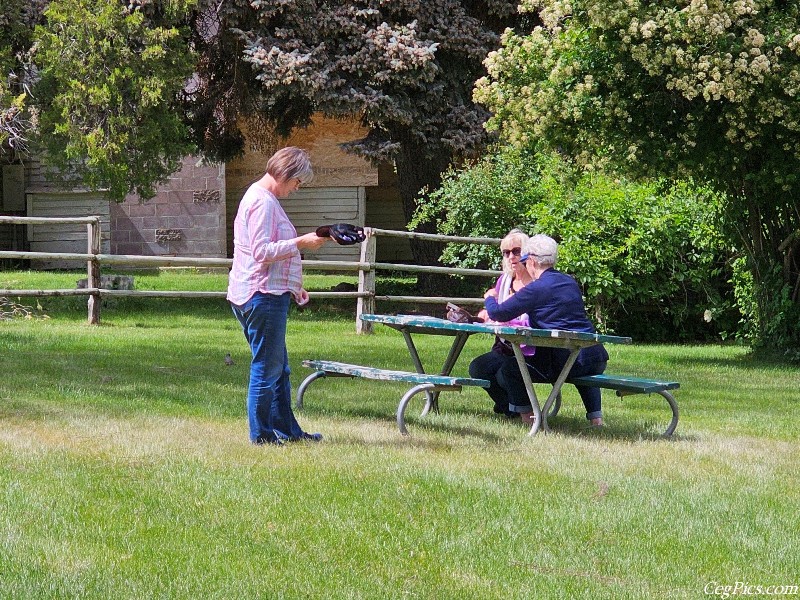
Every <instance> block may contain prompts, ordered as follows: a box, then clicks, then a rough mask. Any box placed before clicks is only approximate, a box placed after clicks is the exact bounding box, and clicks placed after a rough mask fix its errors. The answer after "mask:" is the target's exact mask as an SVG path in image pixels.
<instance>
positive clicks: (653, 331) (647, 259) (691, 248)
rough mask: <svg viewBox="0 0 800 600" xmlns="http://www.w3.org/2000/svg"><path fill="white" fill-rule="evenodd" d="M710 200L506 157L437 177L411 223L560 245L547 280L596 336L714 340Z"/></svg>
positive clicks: (718, 279)
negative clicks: (565, 287)
mask: <svg viewBox="0 0 800 600" xmlns="http://www.w3.org/2000/svg"><path fill="white" fill-rule="evenodd" d="M719 201H720V198H719V196H718V195H717V194H715V193H714V192H712V191H711V190H709V189H707V188H704V187H702V186H699V185H695V184H693V183H691V182H679V183H675V184H666V183H660V182H655V183H651V184H633V183H629V182H626V181H621V180H617V179H613V178H611V177H609V176H607V175H604V174H599V173H594V174H583V175H580V174H577V173H575V172H574V171H572V170H571V169H570V168H569V167H568V166H567V165H566V164H565V163H564V162H563V161H561V160H560V159H559V158H558V157H555V156H543V155H537V154H534V153H530V152H526V151H518V150H514V149H509V148H505V149H500V150H498V151H497V152H496V153H495V154H494V155H492V156H489V157H487V158H485V159H483V160H482V161H480V162H477V163H475V164H473V165H469V166H468V167H467V168H465V169H464V170H462V171H458V172H457V171H451V172H449V173H448V174H447V176H446V177H445V179H444V182H443V184H442V187H441V188H439V189H438V190H436V191H435V192H433V193H431V194H430V195H429V196H428V197H427V198H426V202H425V204H423V205H421V206H420V208H419V210H418V211H417V214H416V217H415V222H419V221H424V220H427V219H431V217H432V215H436V214H440V212H441V211H444V212H445V214H446V215H447V217H446V218H445V219H444V220H440V221H439V222H438V223H437V224H438V227H439V230H440V231H441V232H443V233H448V234H458V235H472V236H496V237H502V236H503V235H505V233H506V232H507V231H508V230H509V229H511V228H512V227H520V228H521V229H523V230H524V231H527V232H529V233H531V234H533V233H546V234H548V235H551V236H553V237H554V238H555V239H556V240H558V241H559V243H560V255H559V264H558V267H559V269H561V270H563V271H564V272H566V273H570V274H572V275H573V276H574V277H575V278H576V279H577V280H578V282H579V283H580V284H581V286H582V288H583V291H584V294H585V296H586V300H587V306H588V308H589V310H590V311H591V313H592V315H593V317H594V319H595V322H596V323H597V325H598V327H599V328H600V329H601V330H603V331H609V332H612V331H614V332H618V333H624V334H626V335H633V336H635V337H637V338H638V339H650V340H684V339H708V338H726V337H730V336H732V335H734V334H735V333H736V331H737V320H738V314H737V312H736V311H735V310H734V305H735V302H734V301H735V299H734V297H733V291H732V288H731V284H730V280H731V266H730V260H729V257H730V256H729V255H730V252H729V251H728V250H727V249H726V248H725V246H724V243H723V239H722V237H721V236H720V234H719V232H718V230H717V228H716V222H717V214H718V207H719ZM442 260H443V261H445V262H447V263H449V264H457V265H461V266H491V267H494V268H496V267H498V265H499V263H500V255H499V252H497V249H496V248H491V247H469V248H468V247H466V246H464V245H456V244H453V245H451V246H450V247H448V248H447V249H446V251H445V253H444V255H443V257H442Z"/></svg>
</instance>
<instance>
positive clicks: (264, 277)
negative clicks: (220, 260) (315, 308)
mask: <svg viewBox="0 0 800 600" xmlns="http://www.w3.org/2000/svg"><path fill="white" fill-rule="evenodd" d="M295 237H297V231H296V230H295V228H294V225H292V223H291V221H289V217H288V216H286V212H285V211H284V210H283V207H282V206H281V205H280V202H278V199H277V198H276V197H275V196H274V195H273V194H272V192H270V191H268V190H266V189H264V188H263V187H261V186H260V185H258V184H257V183H254V184H253V185H251V186H250V187H249V188H248V189H247V191H246V192H245V194H244V196H243V197H242V201H241V202H240V203H239V211H238V212H237V213H236V220H235V221H234V223H233V268H232V269H231V272H230V275H229V276H228V296H227V298H228V300H229V301H230V302H232V303H233V304H237V305H239V306H241V305H242V304H244V303H245V302H247V301H248V300H249V299H250V298H252V297H253V294H255V293H256V292H264V293H266V294H283V293H285V292H291V293H292V295H293V296H294V297H295V299H297V298H298V297H299V294H300V290H301V288H302V287H303V270H302V267H301V265H300V251H299V250H298V249H297V246H296V245H295V244H294V243H292V242H289V241H288V240H290V239H292V238H295Z"/></svg>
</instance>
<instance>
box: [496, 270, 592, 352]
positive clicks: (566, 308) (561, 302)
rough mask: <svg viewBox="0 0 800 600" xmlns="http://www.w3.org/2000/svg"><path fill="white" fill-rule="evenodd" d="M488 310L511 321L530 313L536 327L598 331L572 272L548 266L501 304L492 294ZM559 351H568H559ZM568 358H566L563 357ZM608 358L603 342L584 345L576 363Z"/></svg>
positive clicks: (586, 331) (532, 322) (529, 315)
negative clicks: (566, 273)
mask: <svg viewBox="0 0 800 600" xmlns="http://www.w3.org/2000/svg"><path fill="white" fill-rule="evenodd" d="M484 304H485V306H486V312H488V313H489V318H491V319H492V320H493V321H509V320H511V319H513V318H514V317H518V316H519V315H521V314H523V313H528V317H529V318H530V323H531V327H533V328H534V329H562V330H569V331H581V332H585V333H595V329H594V325H593V324H592V322H591V321H590V320H589V317H588V316H587V315H586V307H585V305H584V304H583V296H582V295H581V289H580V287H578V283H577V282H576V281H575V280H574V279H573V278H572V277H570V276H569V275H565V274H564V273H562V272H560V271H556V270H555V269H552V268H551V269H547V270H546V271H545V272H544V273H542V274H541V276H540V277H539V279H537V280H536V281H532V282H531V283H529V284H528V285H526V286H525V287H524V288H522V289H521V290H519V291H518V292H516V293H515V294H514V295H513V296H511V297H510V298H509V299H508V300H506V301H505V302H503V303H502V304H498V302H497V300H496V299H495V298H493V297H491V296H489V297H488V298H486V300H485V303H484ZM558 354H569V353H568V352H566V351H564V352H559V353H558ZM564 360H566V358H564ZM607 360H608V353H607V352H606V350H605V348H603V346H602V344H597V345H596V346H590V347H589V348H584V349H583V350H581V353H580V354H579V355H578V360H577V364H588V363H594V362H602V361H607Z"/></svg>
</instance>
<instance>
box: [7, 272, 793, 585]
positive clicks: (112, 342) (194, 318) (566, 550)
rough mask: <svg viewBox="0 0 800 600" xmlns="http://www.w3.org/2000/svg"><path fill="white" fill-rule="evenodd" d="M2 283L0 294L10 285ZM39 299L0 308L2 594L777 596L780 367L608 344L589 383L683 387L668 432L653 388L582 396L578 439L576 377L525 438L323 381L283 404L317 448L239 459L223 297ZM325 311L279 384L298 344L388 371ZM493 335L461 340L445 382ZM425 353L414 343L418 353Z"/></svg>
mask: <svg viewBox="0 0 800 600" xmlns="http://www.w3.org/2000/svg"><path fill="white" fill-rule="evenodd" d="M4 276H6V274H5V273H0V288H3V287H8V288H13V287H16V286H13V285H8V284H4V282H3V279H4ZM8 278H9V279H10V278H13V277H8ZM20 287H23V286H20ZM47 287H59V286H57V285H56V286H47ZM173 289H179V288H178V287H175V288H173ZM180 289H192V288H185V287H182V288H180ZM22 302H23V303H33V304H35V302H36V299H25V298H23V299H22ZM40 302H41V303H42V304H43V305H45V310H46V311H48V312H49V314H50V317H51V318H50V319H48V320H39V319H32V320H19V319H15V320H11V321H3V322H0V360H1V361H2V373H3V375H2V378H0V503H2V504H1V505H2V510H1V511H0V598H43V599H44V598H48V599H50V598H98V599H100V598H102V599H105V598H111V597H114V598H154V597H161V598H225V599H227V598H270V599H273V598H287V599H294V598H348V599H349V598H352V599H360V598H431V599H442V598H445V599H447V598H453V599H461V598H474V599H476V600H477V599H486V598H497V599H503V600H506V599H516V598H519V599H523V598H525V599H527V598H554V599H555V598H559V599H561V598H699V597H706V595H707V594H706V593H705V591H706V590H711V591H713V587H714V585H711V586H710V587H709V584H715V585H731V586H733V585H734V584H735V583H736V582H737V581H740V582H745V583H746V584H748V585H762V586H764V587H766V586H769V585H778V586H780V585H785V586H789V585H800V577H798V573H800V529H799V528H798V527H797V514H798V507H800V475H798V468H797V464H798V437H799V436H798V433H797V432H798V429H800V370H799V369H798V368H797V367H791V366H787V365H780V364H775V363H763V362H758V361H756V360H754V359H753V358H752V357H750V355H749V354H748V353H747V350H746V349H745V348H741V347H737V346H665V345H635V344H634V345H633V346H620V347H610V348H609V352H610V354H611V366H610V367H609V372H617V373H622V374H630V375H641V376H647V377H664V378H670V379H673V378H674V379H676V380H678V381H680V382H681V386H682V387H681V389H680V390H678V391H677V392H676V394H675V395H676V398H677V400H678V403H679V405H680V408H681V421H680V424H679V425H678V429H677V431H676V434H675V436H674V438H673V439H671V440H662V439H659V438H658V437H657V435H655V434H654V432H657V431H660V430H662V429H663V428H664V427H665V426H666V423H667V422H668V420H669V410H668V407H667V406H666V403H665V402H664V401H663V399H662V398H661V397H660V396H657V395H654V396H650V397H648V396H634V397H626V398H624V399H619V398H616V397H615V396H614V395H613V393H611V392H609V391H604V392H603V398H604V410H605V412H606V421H607V423H608V426H607V427H606V428H605V429H603V430H600V431H597V430H591V429H588V428H586V426H585V419H584V418H583V415H582V407H581V406H580V401H579V399H578V396H577V394H576V393H575V391H574V389H567V391H566V393H565V398H564V407H563V408H562V411H561V413H560V415H559V416H558V417H557V418H555V419H554V420H553V421H552V422H551V426H552V429H553V433H552V434H550V435H538V436H536V437H534V438H530V437H528V436H527V435H526V429H524V428H523V427H522V426H521V425H520V424H517V423H512V422H509V421H507V420H505V419H502V418H498V417H495V416H494V415H492V414H491V409H490V407H491V402H490V401H489V399H488V397H487V396H486V394H485V392H483V391H482V390H477V389H465V390H464V391H463V392H462V393H460V394H457V393H449V394H448V393H443V395H442V399H441V406H442V412H441V414H435V415H429V416H428V417H426V418H425V419H419V418H418V417H417V416H416V415H417V412H416V411H410V415H409V424H408V425H409V431H410V432H411V435H410V436H409V437H403V436H401V435H400V434H399V433H398V431H397V428H396V425H395V422H394V410H395V409H396V406H397V402H398V401H399V399H400V397H401V395H402V394H403V392H404V390H405V389H407V388H406V387H404V386H402V385H396V384H390V383H385V382H372V381H361V380H346V379H334V378H332V379H327V380H323V381H318V382H316V383H314V384H313V385H312V386H311V387H310V388H309V390H308V392H307V393H306V396H305V408H304V410H303V411H302V412H300V413H298V419H299V420H300V422H301V424H302V425H303V426H304V428H306V429H307V430H308V431H320V432H322V433H323V434H324V435H325V440H324V441H323V442H322V443H321V444H306V443H300V444H294V445H289V446H287V447H256V446H253V445H251V444H250V443H249V442H248V440H247V427H246V421H245V414H244V398H245V391H246V381H247V373H248V362H249V357H248V349H247V346H246V344H245V341H244V338H243V336H242V335H241V332H240V330H239V326H238V324H237V323H236V321H235V319H234V318H233V316H232V315H231V313H230V310H229V309H228V307H227V306H226V305H225V303H224V302H222V301H216V300H182V301H181V300H175V301H172V300H164V299H157V300H156V299H147V300H141V299H124V298H119V299H116V298H115V299H111V300H109V301H107V304H106V305H104V307H103V313H102V324H101V325H100V326H97V327H91V326H88V325H86V324H85V318H86V314H85V313H86V310H85V299H73V298H61V299H45V298H43V299H41V300H40ZM341 313H342V311H334V312H331V311H324V312H320V310H319V308H314V307H312V308H309V309H306V310H304V311H302V312H300V311H296V310H295V311H293V312H292V315H291V317H290V323H289V338H288V344H289V354H290V358H291V361H292V367H293V373H292V380H293V384H294V386H295V388H296V386H297V384H298V383H299V382H300V381H301V380H302V378H304V377H305V376H306V375H307V374H308V373H309V371H308V370H306V369H304V368H303V367H301V366H300V361H301V360H302V359H304V358H327V359H333V360H342V361H345V362H358V363H365V362H366V363H370V364H374V365H376V366H381V367H387V368H398V369H409V368H410V367H411V364H410V359H409V357H408V353H407V349H406V347H405V343H404V342H403V339H402V336H400V335H399V334H398V333H397V332H394V331H392V330H390V329H388V328H381V327H380V326H378V327H376V332H375V334H374V335H372V336H358V335H356V334H355V326H354V323H353V319H352V315H346V314H341ZM490 342H491V340H490V339H488V338H487V339H486V340H485V344H481V338H479V337H474V338H472V339H471V340H470V342H469V343H468V344H467V347H466V348H465V350H464V354H463V355H462V358H461V359H460V362H459V364H458V365H457V366H456V370H455V372H456V373H460V374H465V373H466V369H467V365H468V362H469V360H470V359H471V358H472V357H473V356H475V355H477V354H478V353H480V352H483V351H486V350H487V349H488V348H489V346H490ZM448 345H449V340H448V339H445V338H440V337H434V336H429V337H428V338H420V339H419V342H418V347H419V350H420V354H421V355H422V357H423V361H424V360H426V358H427V359H428V361H429V362H430V364H431V365H433V364H435V362H436V361H438V360H441V359H443V357H444V355H445V353H446V351H447V347H448ZM226 353H230V354H231V356H232V358H233V360H234V364H233V365H232V366H227V365H226V364H225V362H224V360H223V358H224V356H225V354H226ZM540 391H541V394H540V395H542V394H544V392H545V391H546V387H542V388H541V389H540Z"/></svg>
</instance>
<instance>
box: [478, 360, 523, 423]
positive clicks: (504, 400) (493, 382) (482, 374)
mask: <svg viewBox="0 0 800 600" xmlns="http://www.w3.org/2000/svg"><path fill="white" fill-rule="evenodd" d="M509 359H510V360H511V362H512V363H514V364H516V361H515V359H514V357H513V356H505V355H504V354H501V353H499V352H494V351H492V352H487V353H486V354H481V355H480V356H478V357H476V358H475V359H474V360H473V361H472V362H471V363H470V364H469V376H470V377H472V378H473V379H486V380H487V381H488V382H489V387H488V388H484V389H485V390H486V393H487V394H489V397H490V398H491V399H492V400H494V412H496V413H498V414H506V415H507V414H509V410H508V395H507V394H506V391H505V390H504V389H503V388H502V387H500V384H499V382H498V381H497V372H498V371H499V370H500V368H501V367H502V366H503V365H504V364H505V363H506V362H508V361H509Z"/></svg>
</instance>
